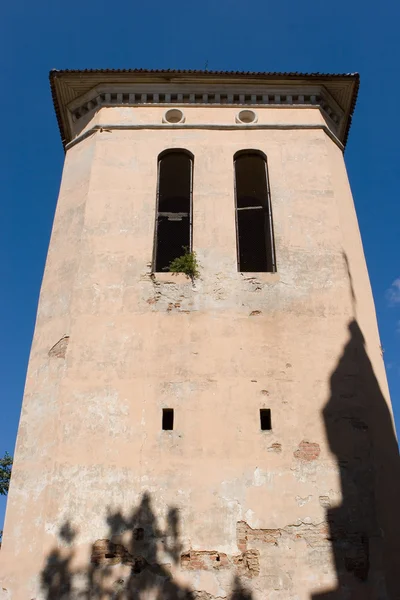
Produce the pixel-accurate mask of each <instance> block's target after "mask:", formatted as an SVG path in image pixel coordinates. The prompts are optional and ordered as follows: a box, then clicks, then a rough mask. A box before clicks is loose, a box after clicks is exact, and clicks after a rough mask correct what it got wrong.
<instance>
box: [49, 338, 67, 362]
mask: <svg viewBox="0 0 400 600" xmlns="http://www.w3.org/2000/svg"><path fill="white" fill-rule="evenodd" d="M68 343H69V336H68V335H65V336H64V337H62V338H61V340H59V341H58V342H57V344H54V346H53V347H52V348H50V350H49V356H50V357H51V358H65V354H66V352H67V348H68Z"/></svg>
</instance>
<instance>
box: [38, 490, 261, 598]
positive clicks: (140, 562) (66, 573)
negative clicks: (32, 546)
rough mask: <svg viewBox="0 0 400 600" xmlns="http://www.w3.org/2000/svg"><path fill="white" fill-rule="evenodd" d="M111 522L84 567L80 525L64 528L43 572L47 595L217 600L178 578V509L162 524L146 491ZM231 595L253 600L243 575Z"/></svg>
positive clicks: (43, 582) (110, 519)
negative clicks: (78, 547)
mask: <svg viewBox="0 0 400 600" xmlns="http://www.w3.org/2000/svg"><path fill="white" fill-rule="evenodd" d="M107 524H108V533H107V538H105V539H101V540H97V541H96V542H95V543H94V544H93V546H92V553H91V562H90V564H89V565H87V567H84V568H83V569H82V568H80V569H76V568H74V566H73V565H74V558H75V550H74V545H73V544H74V542H76V536H77V532H76V530H74V529H73V528H72V527H71V524H70V523H66V524H65V525H64V526H63V527H62V528H61V530H60V532H59V538H60V542H61V547H60V548H56V549H54V550H53V551H52V552H51V553H50V554H49V556H48V557H47V561H46V566H45V568H44V569H43V571H42V574H41V586H42V592H43V593H44V597H45V598H46V600H67V599H68V600H72V599H82V600H84V599H85V600H106V599H107V600H108V599H109V600H111V599H112V600H139V599H146V598H151V599H152V600H212V597H211V596H210V595H209V594H208V593H206V592H198V591H192V590H191V589H190V588H189V587H187V586H186V585H184V584H182V583H179V582H177V581H176V580H175V578H174V575H173V572H174V569H175V568H176V567H178V566H179V565H180V560H181V553H182V545H181V542H180V533H179V513H178V509H177V508H174V507H172V508H170V509H169V510H168V514H167V518H166V526H165V529H161V528H160V527H159V524H158V520H157V518H156V515H155V514H154V512H153V509H152V506H151V499H150V495H149V494H148V493H145V494H144V495H143V497H142V499H141V502H140V504H139V506H138V507H137V508H135V509H133V510H132V512H131V514H130V515H129V516H128V517H126V516H124V515H123V513H122V512H121V511H115V512H111V511H110V512H109V514H108V516H107ZM230 600H252V595H251V593H250V592H249V591H247V590H246V589H245V587H244V586H243V585H242V583H241V581H240V579H239V578H238V577H235V579H234V582H233V587H232V594H231V596H230Z"/></svg>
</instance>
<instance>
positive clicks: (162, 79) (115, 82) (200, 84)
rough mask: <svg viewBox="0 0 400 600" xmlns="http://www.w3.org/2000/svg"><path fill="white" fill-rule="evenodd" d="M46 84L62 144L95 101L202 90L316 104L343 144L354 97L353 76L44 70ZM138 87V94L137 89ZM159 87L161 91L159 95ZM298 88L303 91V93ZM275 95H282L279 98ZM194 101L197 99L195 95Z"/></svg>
mask: <svg viewBox="0 0 400 600" xmlns="http://www.w3.org/2000/svg"><path fill="white" fill-rule="evenodd" d="M50 85H51V91H52V96H53V102H54V107H55V111H56V115H57V120H58V124H59V128H60V133H61V138H62V141H63V144H64V146H65V145H66V144H67V143H68V142H70V141H71V139H72V133H71V127H70V118H71V117H72V118H73V119H74V120H75V119H77V118H78V119H79V116H80V114H81V112H80V111H84V112H87V111H88V110H91V109H95V108H96V107H98V106H101V105H106V106H110V105H115V104H122V105H123V104H128V105H137V104H144V103H145V104H146V103H152V104H157V103H163V102H164V103H168V100H169V101H170V102H171V101H172V100H171V98H170V97H169V96H170V94H171V91H172V95H173V96H174V99H173V102H175V103H178V104H179V103H198V102H199V98H196V92H197V95H199V94H202V93H203V92H210V93H204V94H202V95H203V96H204V98H206V101H205V102H204V103H205V104H214V105H215V104H224V105H229V104H235V105H248V104H253V105H254V104H256V105H269V106H271V105H274V106H275V105H277V104H278V105H281V106H282V105H285V106H291V105H299V104H303V105H304V104H306V105H307V104H310V105H315V104H317V105H320V106H321V108H322V109H323V110H325V113H326V115H327V116H328V118H331V119H332V124H334V123H336V126H337V135H338V138H339V139H340V141H341V142H342V143H343V145H344V144H345V143H346V141H347V137H348V132H349V129H350V125H351V118H352V114H353V111H354V107H355V103H356V99H357V93H358V87H359V75H358V74H357V73H349V74H333V75H331V74H323V73H267V72H265V73H253V72H236V71H235V72H230V71H173V70H165V71H146V70H143V69H132V70H83V71H75V70H63V71H57V70H53V71H51V72H50ZM111 88H113V89H115V90H116V93H115V94H114V95H113V97H112V98H111V94H110V93H107V89H108V90H109V91H110V90H111ZM138 90H139V91H140V93H137V92H138ZM163 90H164V91H165V92H166V94H165V93H164V94H163V93H162V91H163ZM174 90H175V93H174ZM296 90H298V95H296ZM304 90H305V91H306V92H307V91H308V92H309V93H308V95H307V94H305V93H304ZM318 90H319V93H318ZM179 92H182V93H181V94H179ZM183 92H187V93H186V94H184V93H183ZM302 92H303V93H302ZM178 96H179V97H178ZM221 96H222V100H221ZM281 97H282V98H284V100H283V102H281ZM160 98H161V100H162V102H160ZM299 98H301V99H302V100H299ZM277 99H278V100H277ZM80 100H81V102H80ZM200 103H203V102H202V99H201V98H200ZM81 107H82V108H81ZM74 111H75V112H74ZM335 133H336V132H335Z"/></svg>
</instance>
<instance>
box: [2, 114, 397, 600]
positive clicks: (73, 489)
mask: <svg viewBox="0 0 400 600" xmlns="http://www.w3.org/2000/svg"><path fill="white" fill-rule="evenodd" d="M184 111H185V113H186V118H187V124H188V127H187V128H184V129H182V128H181V129H176V130H174V129H170V128H169V129H164V130H163V129H162V128H160V129H157V130H150V129H149V130H146V129H137V130H111V131H102V132H100V131H97V132H94V133H93V134H92V135H91V136H89V137H87V138H86V139H84V140H82V141H81V142H80V143H78V144H76V145H75V146H73V147H71V148H70V149H69V150H68V151H67V154H66V160H65V167H64V173H63V179H62V184H61V190H60V196H59V201H58V205H57V210H56V215H55V220H54V228H53V232H52V237H51V243H50V248H49V255H48V259H47V263H46V269H45V274H44V279H43V285H42V291H41V296H40V301H39V307H38V315H37V323H36V329H35V335H34V340H33V344H32V351H31V357H30V362H29V369H28V374H27V382H26V389H25V396H24V402H23V409H22V416H21V423H20V428H19V434H18V443H17V450H16V461H15V467H14V470H13V479H12V484H11V490H10V495H9V502H8V508H7V517H6V525H5V532H4V543H3V548H2V550H1V566H0V572H1V574H2V579H1V582H2V586H3V592H2V593H3V596H4V598H9V599H12V600H26V599H27V598H36V599H37V600H39V599H44V598H51V597H54V598H55V597H60V598H61V597H64V596H62V594H61V592H60V594H59V595H58V596H57V595H54V594H53V596H52V595H51V594H50V592H49V589H50V587H46V586H49V585H50V584H46V581H45V580H46V576H44V575H43V573H46V564H48V559H49V557H51V556H53V558H54V556H56V557H58V558H59V559H60V560H61V559H62V560H65V561H66V563H67V564H68V569H69V571H70V575H71V577H70V579H71V581H72V583H71V589H70V592H69V595H66V596H65V597H70V598H73V597H79V589H80V590H81V591H82V590H83V589H84V588H85V586H87V585H88V584H87V580H86V579H85V577H86V575H85V573H86V571H87V570H88V569H89V567H88V565H90V564H91V561H93V544H95V542H97V541H98V540H106V539H108V540H111V539H113V540H114V542H115V543H117V542H118V543H120V544H122V545H124V544H125V546H126V547H128V546H129V543H130V541H129V536H130V535H132V531H129V527H128V526H127V525H126V524H127V522H129V523H131V524H132V523H133V521H129V515H131V514H132V511H137V510H138V507H139V508H140V507H142V508H143V503H145V504H146V510H145V513H146V516H145V517H143V515H142V517H141V518H143V519H144V523H145V524H144V526H143V527H144V536H145V539H144V541H143V547H142V546H140V551H141V553H142V555H143V556H144V557H145V559H146V560H147V561H148V562H149V564H150V563H151V560H150V558H149V555H148V548H147V550H146V535H149V536H150V537H152V539H153V538H154V539H156V542H154V544H153V546H152V547H153V550H154V548H155V547H156V549H157V564H158V565H159V566H160V565H161V567H160V568H161V572H159V573H158V575H157V577H158V578H159V580H160V582H162V580H163V576H164V575H165V573H166V570H168V572H171V573H172V576H173V581H175V582H177V584H176V585H179V586H180V589H182V590H189V589H190V590H193V592H194V593H195V597H197V598H199V599H201V600H204V599H207V600H210V599H211V598H215V597H222V598H225V597H227V598H228V597H229V596H230V594H232V590H233V589H234V585H236V584H235V581H236V579H235V578H236V577H237V576H240V577H241V580H242V582H244V583H243V585H244V586H245V588H246V590H247V592H246V593H248V594H250V595H251V597H252V598H254V600H261V599H262V598H273V599H274V600H295V599H296V600H306V599H309V598H324V597H325V593H326V598H328V593H329V591H330V590H335V589H341V588H340V586H341V585H344V586H346V585H347V586H350V587H349V589H350V588H351V586H352V585H353V586H354V590H356V593H357V594H359V596H355V595H354V596H351V597H352V598H353V597H354V598H356V597H360V598H361V597H362V598H378V597H379V598H386V597H389V596H388V595H387V593H388V592H387V583H385V573H384V568H383V566H382V560H383V559H382V556H383V555H384V554H383V553H384V552H385V548H384V544H383V538H382V535H381V534H380V533H379V531H380V529H379V523H380V521H379V514H380V513H379V510H381V509H382V510H383V508H382V507H383V505H384V504H385V502H384V500H383V499H382V501H381V504H379V498H378V500H377V499H376V498H375V496H374V499H373V500H370V499H368V498H367V499H366V500H365V502H366V503H367V506H366V509H365V511H364V512H365V515H364V516H365V519H364V517H363V520H362V523H360V527H361V529H362V531H360V532H358V533H359V535H360V536H361V535H366V536H367V537H368V538H371V539H372V538H373V540H374V543H373V551H371V550H370V549H371V545H370V547H369V548H370V549H369V550H368V571H369V574H368V581H366V580H365V578H364V579H363V578H362V577H360V576H359V574H357V573H356V569H355V568H352V567H349V566H348V561H347V562H346V560H345V559H346V556H343V557H342V556H341V555H340V556H339V558H338V553H337V552H336V550H335V547H334V544H332V539H331V537H332V536H330V534H329V526H330V525H329V523H330V521H329V514H330V513H329V511H334V510H335V508H338V507H339V508H340V507H341V506H343V505H344V504H345V503H346V502H347V500H346V498H344V489H343V475H342V471H341V466H340V460H343V456H344V455H346V453H347V458H349V457H350V459H351V457H352V456H353V455H354V453H356V455H357V456H360V457H361V458H362V457H364V458H365V457H368V469H369V471H368V472H370V471H371V472H372V475H368V476H367V484H368V482H369V484H371V486H372V487H373V488H374V489H375V487H374V486H375V479H374V475H373V473H374V468H376V466H377V465H378V464H380V462H379V461H380V460H381V458H380V457H379V456H378V455H377V454H376V453H374V452H372V451H371V447H372V446H373V445H374V444H376V439H377V438H374V439H373V440H372V441H371V437H370V436H373V435H375V433H374V430H373V421H374V414H375V412H376V410H375V408H374V405H375V404H374V403H379V411H380V414H384V418H385V419H386V420H385V423H386V427H387V432H388V435H389V433H390V431H391V434H392V436H393V437H394V433H393V426H392V421H391V412H390V403H389V397H388V390H387V384H386V377H385V372H384V367H383V361H382V357H381V354H380V342H379V335H378V331H377V325H376V318H375V311H374V305H373V300H372V294H371V289H370V284H369V279H368V274H367V270H366V265H365V260H364V255H363V250H362V244H361V240H360V236H359V231H358V225H357V220H356V216H355V212H354V207H353V201H352V197H351V192H350V189H349V185H348V180H347V175H346V171H345V166H344V161H343V155H342V152H341V150H340V149H339V148H338V147H337V146H336V145H335V143H334V142H333V141H332V140H331V139H330V138H329V137H328V136H327V135H326V133H325V132H324V130H323V129H294V130H279V129H276V130H268V131H265V130H260V129H254V130H251V129H248V128H246V129H240V127H238V128H237V129H234V130H231V131H220V130H218V129H211V130H201V129H197V130H192V129H190V127H189V122H192V120H193V121H196V119H197V120H198V121H199V122H200V121H201V120H202V119H203V120H204V121H206V122H210V123H211V122H213V123H219V122H222V121H227V122H231V121H232V123H233V119H234V115H235V114H236V113H237V110H235V109H231V108H229V109H228V108H227V109H222V108H220V109H217V108H206V109H201V108H200V107H196V108H190V109H189V108H187V109H186V108H185V109H184ZM163 112H164V109H160V108H159V107H154V108H151V107H147V108H137V109H135V108H103V109H101V110H100V111H99V112H98V113H97V114H95V115H93V120H92V121H91V122H89V123H87V125H86V126H87V127H88V128H90V127H91V126H93V124H97V123H105V122H107V123H110V124H111V123H122V122H124V123H125V122H140V123H146V122H149V121H154V122H159V121H161V116H162V114H163ZM258 112H259V122H264V121H265V122H266V123H269V122H270V123H272V122H273V123H276V122H278V121H279V122H289V121H290V122H292V123H293V122H296V123H300V124H301V123H304V122H307V123H308V122H310V123H314V124H318V123H321V122H323V118H322V117H321V114H320V112H319V110H317V109H302V108H299V109H263V110H260V111H258ZM167 148H185V149H187V150H189V151H190V152H192V153H193V155H194V181H193V190H194V191H193V247H194V250H195V251H196V252H197V256H198V260H199V263H200V271H201V276H200V278H199V279H198V280H196V281H195V282H194V283H192V282H191V281H190V280H188V279H187V278H185V277H184V276H182V275H177V276H173V275H171V274H166V273H162V274H157V273H156V274H152V272H151V264H152V251H153V235H154V219H155V199H156V184H157V156H158V155H159V153H160V152H162V151H163V150H165V149H167ZM246 148H250V149H258V150H261V151H263V152H264V153H265V154H266V155H267V157H268V168H269V179H270V186H271V196H272V208H273V219H274V229H275V243H276V254H277V265H278V272H277V273H276V274H260V273H254V274H253V273H238V272H237V265H236V234H235V212H234V185H233V180H234V172H233V155H234V154H235V153H236V152H237V151H238V150H242V149H246ZM354 323H356V324H357V329H356V330H355V329H354ZM354 336H358V337H357V340H356V345H357V348H358V354H357V353H356V354H357V356H358V358H354V357H353V358H352V359H351V364H352V365H354V364H355V365H356V370H357V373H358V375H359V377H360V378H361V379H362V384H361V383H360V386H361V385H362V386H363V389H365V388H366V383H365V381H367V376H366V375H365V376H364V374H363V373H364V370H365V369H366V368H367V366H368V365H370V371H371V373H370V374H368V377H371V374H372V377H373V378H374V382H376V386H377V389H378V390H379V394H380V395H379V398H378V399H377V393H375V396H374V398H371V399H370V401H368V402H367V401H365V403H364V404H363V400H362V399H360V397H359V396H357V398H356V400H355V402H354V406H353V408H352V412H351V415H350V417H351V418H350V417H348V418H347V417H346V418H347V420H345V419H344V417H343V423H344V425H343V428H341V429H339V433H338V434H336V433H335V431H336V430H335V429H329V427H330V425H329V424H330V423H332V422H336V421H335V419H334V418H333V419H332V418H331V416H332V414H334V410H333V411H332V400H333V399H335V398H336V394H337V391H336V390H334V389H333V386H334V385H335V373H337V372H338V369H340V368H341V365H342V366H343V360H347V359H346V348H349V347H351V344H352V343H353V341H354V339H353V338H354ZM360 336H361V337H360ZM360 353H364V354H363V355H362V357H360ZM352 356H353V355H352ZM358 361H359V362H360V364H361V367H359V368H358V367H357V365H358ZM366 365H367V366H366ZM346 369H347V367H346ZM347 371H348V369H347V370H346V373H347ZM350 371H351V369H350ZM360 373H361V374H360ZM343 377H344V376H343ZM346 377H347V375H346ZM346 377H344V379H346ZM361 379H360V381H361ZM368 381H370V379H368ZM360 386H359V387H360ZM339 395H340V394H339ZM361 396H362V394H361ZM353 397H354V394H353ZM166 407H168V408H173V409H174V411H175V426H174V430H173V431H172V432H168V431H162V430H161V413H162V409H163V408H166ZM327 407H330V408H329V410H328V412H327ZM261 408H270V409H271V411H272V431H270V432H263V431H260V426H259V410H260V409H261ZM374 410H375V412H374ZM328 413H329V414H328ZM360 415H361V416H360ZM342 416H343V415H342ZM353 418H358V419H359V420H361V422H362V423H363V424H364V425H365V427H366V429H363V428H361V429H362V433H361V437H360V432H359V431H358V430H356V429H357V428H356V427H355V426H354V422H353V421H352V419H353ZM349 428H350V429H349ZM332 431H333V433H332ZM354 431H355V433H354ZM349 432H350V433H349ZM337 435H338V436H339V437H340V435H342V436H343V437H344V438H346V436H347V438H348V439H349V440H350V439H351V442H349V444H348V445H347V446H346V448H344V449H343V448H341V449H340V453H341V456H339V457H338V452H337V445H336V444H335V441H334V440H333V439H332V436H333V437H334V439H336V437H335V436H337ZM354 435H355V436H356V438H354ZM377 435H378V434H377ZM381 435H382V432H381ZM352 436H353V437H352ZM357 436H358V437H357ZM347 438H346V439H347ZM354 439H356V442H354ZM354 444H356V449H355V446H354ZM350 459H349V460H350ZM350 462H351V460H350ZM356 468H357V469H361V472H362V473H363V475H362V477H364V476H365V473H364V471H363V470H362V469H363V467H362V466H361V467H360V465H358V464H357V467H354V469H356ZM365 468H366V467H365ZM393 468H394V467H393ZM357 472H358V471H357ZM388 476H390V473H388ZM368 477H369V479H368ZM363 481H365V477H364V479H363ZM363 485H364V484H363ZM367 487H368V485H367ZM353 496H354V494H353ZM355 496H356V500H359V499H360V494H358V493H357V492H355ZM175 509H176V510H175ZM171 510H173V511H175V512H173V514H175V515H176V528H175V530H174V531H175V533H174V532H173V531H172V530H171V529H170V520H169V519H168V515H171V514H172V513H171ZM113 514H119V515H123V519H122V520H121V518H120V521H119V525H118V526H117V525H115V522H113V521H112V519H111V518H110V515H113ZM135 514H137V513H135ZM363 514H364V513H363ZM149 515H150V516H149ZM151 515H152V516H151ZM138 519H139V520H138V523H139V521H140V518H138ZM151 519H153V522H155V521H157V523H158V526H157V527H158V529H157V531H159V530H160V531H164V532H166V533H165V535H164V537H163V536H158V535H156V533H155V531H156V529H155V527H154V526H153V528H152V526H151V525H150V524H149V522H150V521H151ZM378 522H379V523H378ZM124 523H125V525H124ZM135 523H136V521H135ZM66 524H68V527H70V529H71V531H73V534H71V535H70V536H69V537H68V536H63V535H62V531H63V527H64V528H65V527H66ZM139 525H140V523H139ZM137 526H138V525H137V523H136V525H135V527H137ZM254 530H257V531H258V533H254ZM60 531H61V535H60ZM110 531H111V534H112V535H110ZM260 531H261V533H260ZM266 532H267V533H266ZM352 533H354V532H352ZM268 536H269V537H268ZM387 537H388V539H389V541H388V542H386V543H387V544H388V543H391V542H390V535H388V536H387ZM161 538H162V539H161ZM171 539H172V540H173V541H174V544H175V546H174V548H175V550H176V549H177V548H178V549H179V551H178V550H177V551H176V552H172V551H169V550H168V547H169V546H168V544H169V542H168V540H170V541H171ZM357 539H358V538H357ZM360 539H361V538H360ZM244 540H245V541H244ZM171 543H172V542H171ZM249 550H251V551H254V553H253V554H251V556H250V554H247V555H246V552H247V551H249ZM212 551H215V552H217V553H220V555H221V557H222V559H221V558H220V560H219V561H218V562H220V563H222V564H220V565H218V564H216V563H215V562H213V561H214V559H213V558H212V556H211V555H209V554H207V552H208V553H210V552H212ZM146 552H147V554H146ZM196 552H197V553H198V552H203V553H204V552H205V553H206V554H196ZM339 554H340V552H339ZM225 555H226V557H227V558H226V561H225V558H224V557H225ZM60 557H61V558H60ZM199 557H201V560H200V558H199ZM240 557H241V558H240ZM153 558H154V557H153ZM250 559H251V560H250ZM253 559H254V560H253ZM342 559H343V560H342ZM252 560H253V563H252V562H251V561H252ZM363 560H364V562H366V560H367V559H366V558H365V556H364V555H363V556H362V557H361V558H359V561H361V562H362V561H363ZM104 561H105V562H104ZM104 561H103V563H101V564H100V566H98V571H96V573H97V574H96V577H100V575H99V573H100V571H101V569H104V568H106V567H107V569H108V571H107V573H106V574H105V575H104V577H105V579H104V581H106V580H107V585H109V586H110V589H112V590H114V591H115V589H117V588H116V586H118V585H120V586H122V587H121V589H122V588H123V585H124V583H122V584H121V583H118V582H121V581H122V582H124V581H125V582H126V581H128V579H129V578H130V577H131V575H130V573H131V565H128V564H127V563H126V561H125V563H124V561H123V560H121V561H119V562H118V561H117V563H115V564H114V563H113V564H112V565H111V566H110V564H109V562H108V563H107V560H106V559H104ZM210 561H211V562H210ZM254 561H255V562H254ZM340 561H342V563H343V565H347V567H346V568H345V566H343V565H342V563H341V562H340ZM225 563H226V564H225ZM250 563H251V564H250ZM92 564H93V562H92ZM254 565H256V566H254ZM257 565H258V566H257ZM364 566H365V565H364ZM342 567H343V569H344V571H343V573H342V571H341V569H342ZM99 569H100V571H99ZM346 569H347V570H346ZM85 570H86V571H85ZM143 572H144V571H143ZM137 577H138V578H140V577H145V575H143V574H138V575H137ZM346 578H348V580H347V579H346ZM129 581H131V579H129ZM343 582H344V583H343ZM349 582H350V583H349ZM91 585H93V582H92V584H91ZM85 589H86V588H85ZM93 589H94V588H93ZM146 590H147V591H145V592H143V594H144V595H143V597H144V598H152V597H155V596H154V590H153V589H150V588H146ZM360 590H361V591H360ZM377 590H379V594H381V595H380V596H378V595H377V594H378V591H377ZM50 591H51V590H50ZM121 593H122V592H121ZM152 594H153V595H152ZM362 594H364V595H362ZM365 594H367V595H365ZM92 597H97V596H96V595H95V594H94V592H93V596H92ZM99 597H100V596H99ZM104 597H107V598H108V597H110V598H111V597H117V596H111V592H110V595H109V596H106V595H105V596H104ZM118 597H121V598H122V597H125V596H118ZM126 597H128V596H126ZM165 597H168V598H169V597H170V596H167V595H165ZM176 597H178V596H176ZM243 597H244V596H243ZM338 597H343V598H345V597H346V596H344V595H343V596H338ZM349 597H350V596H349ZM171 598H172V596H171ZM246 598H247V596H246Z"/></svg>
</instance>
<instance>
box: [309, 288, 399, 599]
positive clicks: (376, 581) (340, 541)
mask: <svg viewBox="0 0 400 600" xmlns="http://www.w3.org/2000/svg"><path fill="white" fill-rule="evenodd" d="M350 281H351V280H350ZM330 387H331V392H330V399H329V401H328V403H327V404H326V406H325V408H324V410H323V417H324V422H325V427H326V432H327V438H328V442H329V446H330V449H331V451H332V453H333V454H335V456H336V460H337V463H338V468H339V472H340V480H341V492H342V503H341V504H340V505H339V506H336V507H327V513H326V520H327V523H328V528H329V539H330V542H331V544H332V551H333V557H334V565H335V569H336V576H337V588H336V589H335V590H333V591H330V592H326V593H321V594H316V595H313V596H312V598H313V599H314V600H347V599H351V600H358V599H360V600H367V599H371V600H384V599H387V598H390V599H391V600H395V599H399V598H400V578H399V572H400V552H399V548H400V527H399V522H400V515H399V511H400V463H399V452H398V446H397V441H396V436H395V432H394V429H393V424H392V420H391V416H390V413H389V410H388V407H387V404H386V401H385V399H384V397H383V395H382V392H381V390H380V387H379V384H378V381H377V379H376V377H375V374H374V371H373V368H372V365H371V362H370V360H369V358H368V355H367V352H366V348H365V340H364V337H363V334H362V332H361V330H360V327H359V325H358V323H357V321H356V320H352V321H351V322H350V323H349V340H348V342H347V344H346V346H345V347H344V350H343V353H342V356H341V357H340V359H339V361H338V364H337V366H336V369H335V370H334V372H333V373H332V376H331V380H330Z"/></svg>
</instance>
